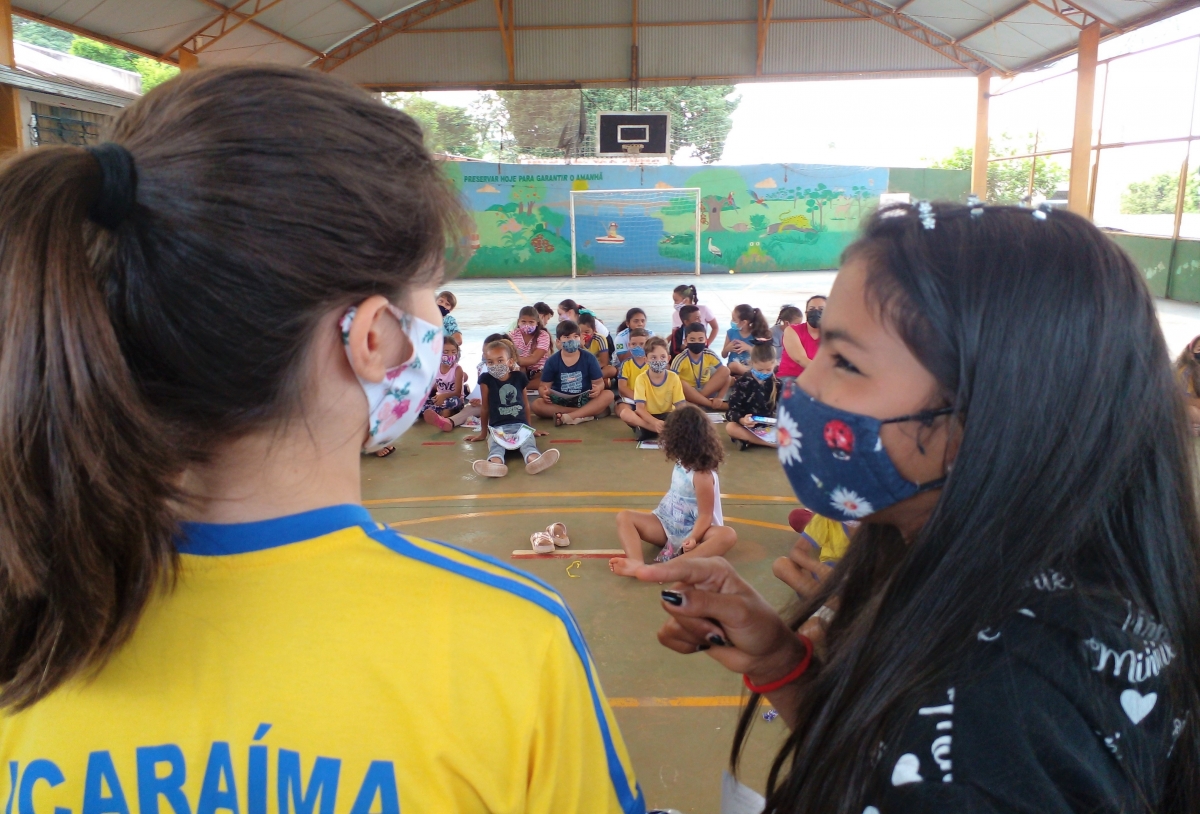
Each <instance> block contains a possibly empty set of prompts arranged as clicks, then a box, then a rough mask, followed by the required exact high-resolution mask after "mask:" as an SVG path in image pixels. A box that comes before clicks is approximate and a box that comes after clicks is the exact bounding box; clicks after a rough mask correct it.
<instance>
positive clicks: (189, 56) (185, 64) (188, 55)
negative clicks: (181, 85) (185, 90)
mask: <svg viewBox="0 0 1200 814" xmlns="http://www.w3.org/2000/svg"><path fill="white" fill-rule="evenodd" d="M199 67H200V58H199V57H197V56H196V55H195V54H193V53H192V52H191V51H186V50H184V49H183V48H180V49H179V70H181V71H194V70H196V69H197V68H199Z"/></svg>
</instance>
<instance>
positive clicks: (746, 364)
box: [721, 303, 771, 378]
mask: <svg viewBox="0 0 1200 814" xmlns="http://www.w3.org/2000/svg"><path fill="white" fill-rule="evenodd" d="M770 341H771V326H769V325H767V318H766V317H764V316H763V313H762V311H760V310H759V309H757V308H755V307H754V306H752V305H746V304H745V303H743V304H742V305H739V306H738V307H737V308H734V309H733V321H732V322H730V324H729V330H728V331H726V333H725V347H723V348H722V349H721V355H722V356H724V357H725V361H726V362H727V363H728V365H729V372H730V374H732V375H733V377H734V378H736V377H738V376H741V375H742V374H743V373H748V372H749V371H750V349H751V348H753V347H754V346H755V345H759V344H762V343H764V342H770Z"/></svg>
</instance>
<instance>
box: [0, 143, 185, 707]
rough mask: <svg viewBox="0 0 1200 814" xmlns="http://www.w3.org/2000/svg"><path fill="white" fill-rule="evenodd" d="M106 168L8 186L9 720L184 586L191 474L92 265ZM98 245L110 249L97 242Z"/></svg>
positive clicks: (2, 650) (77, 164) (1, 624)
mask: <svg viewBox="0 0 1200 814" xmlns="http://www.w3.org/2000/svg"><path fill="white" fill-rule="evenodd" d="M99 187H100V172H99V167H98V165H97V164H96V161H95V159H93V158H92V157H91V156H90V155H88V154H87V153H86V152H84V151H83V150H80V149H77V148H71V147H62V148H54V149H46V150H39V151H37V152H34V153H29V154H26V155H24V156H22V157H20V158H18V159H17V160H15V161H14V162H13V163H12V164H10V165H9V166H8V167H7V168H6V169H5V171H4V172H3V174H0V212H3V213H4V215H3V218H2V219H0V286H2V288H0V297H2V299H0V684H2V685H3V689H2V690H0V705H3V706H9V705H13V706H16V707H23V706H26V705H28V704H30V703H32V702H33V701H35V700H36V699H37V698H38V697H40V696H41V695H42V694H43V693H45V692H46V691H47V690H48V689H50V688H53V687H55V686H57V685H58V684H60V683H61V682H62V681H63V680H64V679H65V678H67V677H69V676H70V675H73V674H75V673H77V672H78V671H79V670H80V669H81V668H83V667H84V666H85V665H86V664H88V663H90V662H93V661H97V660H100V659H103V658H104V657H105V656H107V655H108V654H110V653H111V652H112V651H113V650H114V649H115V648H116V647H117V646H119V645H120V644H121V642H123V641H124V640H125V639H126V638H128V636H129V634H130V633H131V632H132V629H133V626H134V623H135V622H136V620H137V617H138V615H139V613H140V612H141V610H142V608H143V607H144V606H145V604H146V601H147V599H148V598H149V596H150V594H151V591H152V590H154V588H155V587H156V586H159V585H162V584H163V583H164V582H165V581H166V578H167V577H168V576H169V575H170V574H171V573H172V565H173V562H174V558H175V554H174V549H173V547H172V545H171V536H172V533H173V529H174V521H173V518H172V512H171V510H170V504H171V501H172V499H173V497H174V492H173V489H172V487H171V485H170V484H171V483H172V476H173V475H174V474H176V473H177V472H178V470H179V465H180V464H179V459H178V456H177V455H176V454H175V452H174V451H173V450H172V447H171V445H170V443H169V441H168V439H167V436H166V433H165V432H164V431H163V428H162V427H161V426H160V423H159V422H156V421H154V420H153V418H152V417H151V415H150V412H149V410H148V409H147V406H146V404H145V403H144V401H143V399H142V396H141V394H140V393H139V392H138V389H137V387H136V385H135V383H134V380H133V376H132V375H131V373H130V370H129V366H128V365H127V364H126V361H125V358H124V356H123V354H122V352H121V348H120V344H119V342H118V341H117V337H116V334H115V332H114V330H113V326H112V323H111V321H110V319H109V316H108V308H107V305H106V303H105V293H104V291H103V288H102V287H103V285H104V281H103V280H101V279H100V278H99V277H98V276H97V274H96V271H95V268H94V266H93V264H92V262H91V258H90V255H91V254H92V251H93V248H92V245H94V243H99V244H105V243H111V241H112V239H111V237H97V233H98V232H101V231H103V230H101V229H100V227H97V226H94V225H92V224H90V223H89V222H88V221H87V214H86V213H87V210H88V206H89V204H90V203H91V202H92V201H94V200H95V199H96V197H97V195H98V194H99ZM89 238H97V239H96V240H95V241H92V240H89Z"/></svg>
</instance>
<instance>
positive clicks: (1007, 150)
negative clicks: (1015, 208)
mask: <svg viewBox="0 0 1200 814" xmlns="http://www.w3.org/2000/svg"><path fill="white" fill-rule="evenodd" d="M1033 143H1034V134H1033V133H1029V134H1028V135H1026V136H1025V137H1024V138H1017V137H1014V136H1011V135H1009V134H1008V133H1004V134H1002V135H1000V136H999V137H998V138H993V139H992V140H991V146H990V150H989V153H990V156H991V157H992V158H1003V157H1005V156H1015V155H1025V154H1027V153H1030V152H1033ZM973 157H974V153H973V152H972V150H971V148H969V147H956V148H955V149H954V152H953V153H951V154H950V156H949V157H947V158H944V159H942V160H940V161H935V162H934V163H933V164H931V165H930V167H931V168H932V169H935V170H970V169H971V161H972V159H973ZM1035 162H1036V168H1035ZM1031 169H1034V179H1033V194H1034V195H1037V194H1039V193H1040V194H1041V195H1043V196H1045V197H1047V198H1049V197H1050V196H1052V195H1053V194H1054V192H1055V190H1057V189H1058V188H1059V187H1060V186H1061V185H1062V184H1063V182H1065V181H1066V180H1067V176H1068V170H1067V168H1066V167H1064V166H1063V165H1061V164H1059V163H1058V162H1056V161H1053V160H1048V159H1046V158H1017V159H1012V160H1010V161H990V162H988V191H987V200H988V203H994V204H1018V203H1021V202H1022V201H1023V200H1024V199H1025V198H1026V196H1027V195H1028V194H1029V172H1030V170H1031Z"/></svg>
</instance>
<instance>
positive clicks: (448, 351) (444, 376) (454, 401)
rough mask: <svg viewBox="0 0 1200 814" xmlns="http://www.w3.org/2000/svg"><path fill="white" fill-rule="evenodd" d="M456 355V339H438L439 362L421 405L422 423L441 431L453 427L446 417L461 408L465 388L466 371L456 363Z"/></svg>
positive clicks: (458, 354) (457, 354) (449, 429)
mask: <svg viewBox="0 0 1200 814" xmlns="http://www.w3.org/2000/svg"><path fill="white" fill-rule="evenodd" d="M459 357H460V352H459V346H458V342H456V341H454V340H453V339H451V338H450V337H445V338H444V339H443V340H442V360H441V361H442V364H441V365H440V366H439V367H438V372H437V375H436V376H434V378H433V385H432V387H431V388H430V390H429V397H428V398H427V399H425V406H424V407H422V408H421V417H422V418H424V419H425V423H427V424H432V425H433V426H435V427H437V428H438V429H440V430H441V431H442V432H450V431H451V430H453V429H454V426H455V425H454V423H453V422H451V421H450V416H452V415H454V414H455V413H457V412H459V411H460V410H462V408H463V399H464V397H465V395H466V391H467V387H466V385H467V374H466V373H463V369H462V368H461V367H459V365H458V360H459Z"/></svg>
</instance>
